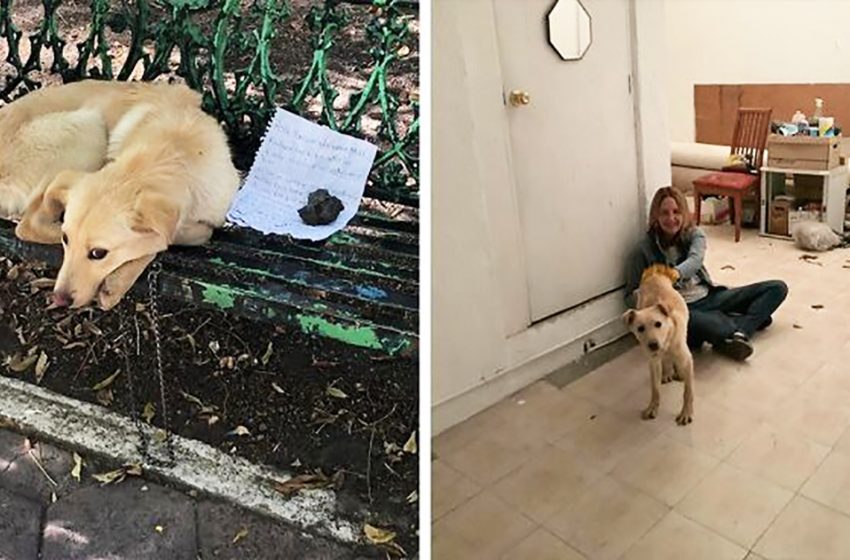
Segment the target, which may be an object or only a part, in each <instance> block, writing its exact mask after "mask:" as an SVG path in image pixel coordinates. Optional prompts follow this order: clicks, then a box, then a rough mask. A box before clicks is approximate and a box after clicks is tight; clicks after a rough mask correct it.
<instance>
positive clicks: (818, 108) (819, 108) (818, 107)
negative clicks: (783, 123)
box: [809, 97, 823, 126]
mask: <svg viewBox="0 0 850 560" xmlns="http://www.w3.org/2000/svg"><path fill="white" fill-rule="evenodd" d="M822 116H823V99H821V98H820V97H815V113H814V114H813V115H812V121H814V122H810V123H809V124H810V125H811V124H814V125H815V126H817V122H818V121H819V120H820V118H821V117H822Z"/></svg>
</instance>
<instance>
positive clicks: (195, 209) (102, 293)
mask: <svg viewBox="0 0 850 560" xmlns="http://www.w3.org/2000/svg"><path fill="white" fill-rule="evenodd" d="M84 83H85V82H84ZM74 85H76V84H74ZM68 87H72V86H61V88H68ZM97 87H98V88H105V89H106V90H107V91H108V95H107V96H106V99H103V100H101V101H99V102H98V103H95V105H96V110H98V111H101V114H102V115H103V120H104V122H105V123H106V127H107V130H108V131H109V140H108V144H107V147H106V153H105V157H104V159H105V161H106V163H105V165H103V167H101V168H100V169H97V170H87V169H67V170H64V171H61V172H59V173H58V174H57V175H56V176H55V177H54V178H53V180H52V181H50V183H49V184H47V185H46V186H45V187H44V188H43V189H42V190H41V191H40V192H39V193H37V194H36V195H35V196H34V197H33V198H32V200H31V201H30V203H29V205H28V206H27V208H26V210H25V212H24V215H23V218H22V219H21V221H20V223H19V224H18V226H17V228H16V230H15V233H16V235H17V236H18V237H19V238H21V239H24V240H26V241H34V242H38V243H62V245H63V247H64V252H65V256H64V259H63V262H62V267H61V269H60V270H59V274H58V277H57V279H56V285H55V287H54V292H53V300H54V303H55V304H56V305H60V306H66V305H70V306H71V307H81V306H84V305H87V304H89V303H90V302H92V301H93V300H95V299H97V302H98V304H99V305H100V307H101V308H103V309H110V308H112V307H114V306H115V305H116V304H117V303H118V302H119V301H120V300H121V298H122V297H123V296H124V295H125V294H126V292H127V291H128V290H129V289H130V287H132V285H133V283H134V282H135V281H136V279H137V278H138V277H139V275H141V273H142V272H143V271H144V269H145V268H146V267H147V265H148V264H150V262H151V261H152V260H153V259H154V258H155V256H156V254H157V253H159V252H161V251H165V250H166V249H167V248H168V246H169V245H201V244H203V243H205V242H207V241H208V240H209V238H210V237H211V235H212V232H213V229H214V228H216V227H219V226H221V225H222V224H223V223H224V219H225V214H226V212H227V210H228V208H229V207H230V204H231V202H232V200H233V197H234V195H235V194H236V191H237V190H238V188H239V175H238V172H237V171H236V168H235V167H234V166H233V163H232V161H231V156H230V149H229V147H228V144H227V137H226V136H225V134H224V132H223V131H222V129H221V127H220V126H219V125H218V123H217V122H216V121H215V119H213V118H212V117H210V116H208V115H206V114H205V113H204V112H203V111H202V110H201V108H200V101H201V98H200V94H198V93H197V92H194V91H192V90H191V89H189V88H188V87H186V86H182V85H166V84H142V83H136V84H124V83H118V82H101V83H99V84H97ZM61 88H57V89H61ZM112 88H114V90H113V89H112ZM13 105H14V104H13ZM83 105H84V108H88V104H87V103H83Z"/></svg>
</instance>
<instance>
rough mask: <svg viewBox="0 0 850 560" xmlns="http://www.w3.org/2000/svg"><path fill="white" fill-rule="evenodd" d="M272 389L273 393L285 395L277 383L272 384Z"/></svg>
mask: <svg viewBox="0 0 850 560" xmlns="http://www.w3.org/2000/svg"><path fill="white" fill-rule="evenodd" d="M272 389H274V390H275V392H277V393H280V394H281V395H285V394H286V391H284V390H283V389H282V388H281V387H280V385H278V384H277V383H275V382H272Z"/></svg>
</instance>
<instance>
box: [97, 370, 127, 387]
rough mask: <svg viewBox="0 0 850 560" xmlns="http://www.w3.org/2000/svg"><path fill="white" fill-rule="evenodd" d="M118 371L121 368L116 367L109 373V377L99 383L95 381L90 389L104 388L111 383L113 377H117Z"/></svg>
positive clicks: (113, 379)
mask: <svg viewBox="0 0 850 560" xmlns="http://www.w3.org/2000/svg"><path fill="white" fill-rule="evenodd" d="M119 373H121V370H120V369H116V370H115V373H113V374H112V375H110V376H109V377H107V378H106V379H104V380H103V381H101V382H100V383H97V384H96V385H95V386H94V387H92V388H91V390H92V391H100V390H101V389H106V388H107V387H109V386H110V385H112V382H113V381H115V378H116V377H118V374H119Z"/></svg>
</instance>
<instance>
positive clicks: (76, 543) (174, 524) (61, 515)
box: [0, 429, 375, 560]
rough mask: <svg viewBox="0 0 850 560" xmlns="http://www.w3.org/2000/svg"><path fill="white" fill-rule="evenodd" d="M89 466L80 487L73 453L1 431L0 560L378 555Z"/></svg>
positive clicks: (219, 503)
mask: <svg viewBox="0 0 850 560" xmlns="http://www.w3.org/2000/svg"><path fill="white" fill-rule="evenodd" d="M84 460H85V462H84V465H83V469H82V476H81V477H80V478H81V480H80V481H79V482H78V481H77V480H76V479H75V478H74V477H73V476H72V474H71V471H72V469H73V467H74V459H73V455H72V453H71V452H68V451H66V450H62V449H59V448H57V447H55V446H53V445H49V444H46V443H42V442H35V443H31V442H30V440H28V439H27V438H26V437H24V436H22V435H20V434H18V433H15V432H13V431H10V430H8V429H0V560H36V559H43V560H77V559H79V560H82V559H91V560H94V559H121V560H147V559H155V560H172V559H173V560H178V559H179V560H183V559H186V560H197V559H202V560H207V559H216V560H219V559H221V560H228V559H233V560H237V559H238V560H266V559H269V560H271V559H281V560H283V559H297V560H302V559H303V560H313V559H315V560H319V559H321V560H324V559H364V558H369V557H374V556H373V553H374V552H375V551H374V550H370V549H367V548H361V547H357V548H356V549H352V547H351V546H350V545H343V544H341V543H338V542H336V541H333V540H331V539H328V538H324V537H319V536H316V535H311V534H309V533H306V532H304V531H303V530H300V529H298V528H295V527H291V526H287V525H285V524H283V523H280V522H277V521H274V520H272V519H270V518H266V517H264V516H262V515H259V514H257V513H255V512H252V511H249V510H245V509H243V508H240V507H237V506H235V505H233V504H229V503H226V502H222V501H218V500H212V499H208V498H205V497H203V496H199V495H197V493H195V492H189V493H184V492H181V491H179V490H176V489H174V488H170V487H169V486H167V485H163V484H159V483H155V482H152V481H149V480H145V479H144V477H142V478H138V477H132V476H131V477H127V478H126V479H125V480H123V481H122V482H120V483H115V484H109V485H105V486H104V485H101V483H100V482H98V481H97V480H95V479H94V478H92V474H97V473H103V472H106V471H109V470H111V468H107V467H104V468H101V467H100V466H99V465H100V464H99V463H97V462H95V461H91V462H89V461H88V459H87V458H84ZM42 469H43V470H42Z"/></svg>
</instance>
